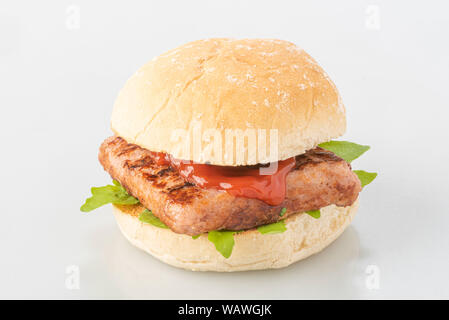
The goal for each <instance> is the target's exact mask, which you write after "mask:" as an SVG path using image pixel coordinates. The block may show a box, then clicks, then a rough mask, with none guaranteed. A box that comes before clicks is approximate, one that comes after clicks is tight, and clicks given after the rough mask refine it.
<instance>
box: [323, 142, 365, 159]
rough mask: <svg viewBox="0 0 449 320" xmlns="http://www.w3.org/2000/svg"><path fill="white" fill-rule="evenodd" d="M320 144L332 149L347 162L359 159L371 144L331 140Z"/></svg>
mask: <svg viewBox="0 0 449 320" xmlns="http://www.w3.org/2000/svg"><path fill="white" fill-rule="evenodd" d="M318 146H319V147H321V148H323V149H326V150H329V151H332V152H333V153H335V154H336V155H337V156H339V157H340V158H343V159H344V160H346V161H347V162H351V161H353V160H355V159H357V158H358V157H360V156H361V155H362V154H364V153H365V152H366V151H368V150H369V148H370V147H369V146H363V145H360V144H357V143H353V142H349V141H329V142H324V143H321V144H319V145H318Z"/></svg>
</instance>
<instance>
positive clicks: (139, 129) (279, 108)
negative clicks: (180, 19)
mask: <svg viewBox="0 0 449 320" xmlns="http://www.w3.org/2000/svg"><path fill="white" fill-rule="evenodd" d="M111 127H112V130H113V131H114V132H115V133H116V134H117V135H118V136H121V137H122V138H124V139H125V140H126V141H128V142H129V143H134V144H137V145H139V146H141V147H143V148H146V149H149V150H151V151H158V152H166V153H169V154H172V155H174V156H175V157H177V158H180V159H184V160H193V161H196V162H199V163H205V162H209V163H211V164H214V165H232V166H236V165H252V164H257V163H267V162H271V161H276V160H283V159H287V158H290V157H292V156H295V155H298V154H302V153H304V152H305V151H306V150H308V149H311V148H313V147H314V146H316V145H317V144H319V143H321V142H325V141H329V140H330V139H333V138H336V137H339V136H340V135H342V134H343V133H344V131H345V128H346V117H345V108H344V106H343V104H342V101H341V98H340V95H339V94H338V92H337V89H336V87H335V85H334V84H333V83H332V81H331V80H330V79H329V77H328V76H327V75H326V73H325V72H324V70H323V69H322V68H321V67H320V66H319V65H318V64H317V63H316V62H315V60H313V59H312V58H311V57H310V56H309V55H308V54H307V53H306V52H305V51H304V50H302V49H300V48H299V47H297V46H296V45H295V44H293V43H290V42H287V41H281V40H269V39H243V40H233V39H207V40H200V41H195V42H191V43H188V44H185V45H183V46H180V47H178V48H176V49H173V50H170V51H168V52H166V53H164V54H162V55H161V56H159V57H157V58H155V59H153V60H152V61H150V62H149V63H147V64H146V65H144V66H143V67H142V68H140V69H139V70H138V71H137V72H136V73H135V74H134V75H133V76H132V77H131V78H130V79H129V80H128V81H127V83H126V84H125V86H124V88H123V89H122V90H121V91H120V93H119V95H118V98H117V100H116V102H115V105H114V110H113V113H112V120H111ZM227 129H228V130H234V132H233V133H236V135H237V136H238V137H241V136H242V135H244V134H245V133H248V132H250V131H251V133H248V134H253V133H254V132H256V134H257V133H258V132H259V131H257V130H262V131H264V132H265V134H266V139H265V137H263V136H260V135H257V139H258V143H259V141H262V140H263V141H264V142H266V150H265V151H266V154H265V153H264V152H262V151H261V150H259V149H260V147H259V144H258V143H257V144H256V143H248V142H245V144H244V146H243V147H242V148H243V150H242V151H243V152H244V156H243V157H238V156H237V153H238V152H239V151H234V147H235V146H234V145H225V137H226V132H225V131H226V130H227ZM195 130H199V131H200V132H201V134H200V135H201V139H204V137H205V136H204V135H203V134H205V132H206V131H207V130H209V132H214V133H215V132H218V134H219V135H220V139H221V141H219V142H216V141H215V142H216V143H220V144H221V146H222V147H223V148H222V152H221V154H218V153H213V154H212V153H211V152H210V150H208V149H207V139H206V140H204V141H203V140H201V144H202V149H201V150H199V151H198V149H195V147H192V146H190V145H189V147H188V148H189V150H188V152H186V150H184V151H181V146H180V141H179V137H178V135H177V134H175V133H176V132H181V136H183V137H184V138H186V137H191V139H194V138H193V137H194V135H195ZM210 130H212V131H210ZM245 130H247V131H245ZM270 130H277V131H276V133H277V139H276V140H275V142H272V141H274V140H271V141H267V139H268V137H270ZM183 132H184V133H183ZM213 139H216V138H215V136H213ZM220 139H218V138H217V141H218V140H220ZM271 143H276V144H277V146H276V149H277V154H275V155H274V154H270V152H269V150H270V148H271ZM205 145H206V146H205ZM191 148H192V149H191ZM230 148H231V149H232V150H231V149H230ZM235 148H237V147H235ZM193 149H194V150H193Z"/></svg>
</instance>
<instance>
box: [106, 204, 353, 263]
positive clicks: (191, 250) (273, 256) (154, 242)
mask: <svg viewBox="0 0 449 320" xmlns="http://www.w3.org/2000/svg"><path fill="white" fill-rule="evenodd" d="M357 207H358V202H357V201H356V202H355V203H354V204H352V205H351V206H348V207H337V206H335V205H331V206H328V207H324V208H321V217H320V218H319V219H315V218H312V217H311V216H309V215H308V214H304V213H298V214H294V215H293V216H290V217H288V218H286V219H285V223H286V227H287V230H286V231H285V232H283V233H279V234H261V233H259V232H258V231H257V230H256V229H253V230H248V231H245V232H242V233H237V234H235V235H234V239H235V245H234V249H233V251H232V254H231V256H230V258H228V259H225V258H224V257H223V256H222V255H221V254H220V253H219V252H218V251H217V250H216V249H215V247H214V245H213V244H212V243H211V242H210V241H209V240H208V239H207V234H203V235H201V236H200V237H199V238H197V239H192V237H191V236H188V235H185V234H177V233H174V232H172V231H170V229H162V228H158V227H155V226H153V225H150V224H145V223H143V222H141V221H140V220H139V219H138V215H137V212H135V211H136V210H134V209H135V208H133V206H115V205H114V206H113V211H114V216H115V218H116V220H117V223H118V226H119V228H120V230H121V231H122V233H123V235H124V236H125V237H126V238H127V239H128V240H129V241H130V242H131V243H132V244H133V245H135V246H136V247H138V248H140V249H142V250H144V251H146V252H147V253H149V254H151V255H153V256H154V257H156V258H158V259H159V260H161V261H163V262H165V263H167V264H170V265H172V266H175V267H179V268H184V269H189V270H193V271H245V270H258V269H270V268H283V267H286V266H288V265H290V264H292V263H294V262H296V261H298V260H301V259H304V258H307V257H308V256H310V255H312V254H314V253H317V252H319V251H321V250H322V249H324V248H325V247H326V246H328V245H329V244H330V243H331V242H332V241H334V240H335V239H336V238H337V237H338V236H339V235H340V234H341V233H342V232H343V231H344V230H345V228H346V227H347V226H348V225H349V224H350V222H351V221H352V219H353V217H354V215H355V213H356V211H357ZM128 208H129V209H128ZM133 210H134V211H133Z"/></svg>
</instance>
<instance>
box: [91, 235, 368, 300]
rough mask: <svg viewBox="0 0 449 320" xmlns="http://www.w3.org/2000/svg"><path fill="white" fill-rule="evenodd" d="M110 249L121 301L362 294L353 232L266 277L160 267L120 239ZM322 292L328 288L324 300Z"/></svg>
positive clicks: (112, 278) (261, 273) (267, 272)
mask: <svg viewBox="0 0 449 320" xmlns="http://www.w3.org/2000/svg"><path fill="white" fill-rule="evenodd" d="M268 236H269V235H268ZM111 245H112V247H113V248H111V249H112V250H113V251H112V252H111V253H110V255H109V256H108V258H109V259H110V260H109V261H108V262H107V263H106V264H107V265H109V266H110V268H108V270H105V273H106V274H107V277H108V279H109V281H111V282H112V283H113V285H114V286H116V288H120V297H122V298H148V297H152V298H158V297H159V298H162V299H169V298H178V299H189V298H190V299H215V298H216V299H226V298H229V297H233V298H236V299H250V298H256V299H259V298H263V297H265V296H266V292H264V290H270V296H271V297H272V298H274V299H282V298H288V297H286V295H285V294H286V292H288V293H289V295H290V296H294V297H296V298H307V297H308V298H313V297H315V298H317V297H322V298H332V297H335V296H336V294H338V296H341V297H355V296H357V292H358V290H359V289H358V285H357V283H355V281H353V279H354V278H355V277H356V276H357V274H363V272H364V271H363V269H362V270H357V269H356V266H355V264H356V260H357V256H358V251H359V239H358V236H357V232H356V231H355V230H354V228H352V227H349V228H348V229H347V230H346V232H345V233H344V234H343V235H342V236H341V237H340V238H339V239H337V241H335V242H334V243H333V244H332V245H331V246H330V247H329V248H328V249H327V250H325V251H323V252H322V253H319V254H317V255H315V256H312V257H310V258H309V259H306V260H303V261H300V262H298V263H295V264H293V265H291V266H289V267H287V268H284V269H276V270H264V271H249V272H234V273H215V272H192V271H185V270H182V269H177V268H174V267H171V266H168V265H166V264H164V263H162V262H159V261H158V260H157V259H155V258H153V257H151V256H150V255H148V254H147V253H145V252H143V251H140V250H139V249H137V248H134V247H133V246H132V245H131V244H129V243H128V241H127V240H126V239H124V238H123V237H121V236H120V237H119V238H117V239H115V241H114V243H113V244H111ZM346 275H353V276H354V278H353V277H347V276H346ZM289 279H290V280H289ZM323 286H326V287H327V288H328V290H327V292H326V293H324V295H323V292H321V289H320V288H322V287H323ZM154 288H157V290H156V291H155V289H154ZM174 288H176V290H173V289H174ZM305 288H307V290H305ZM89 291H90V292H95V290H94V288H91V290H89Z"/></svg>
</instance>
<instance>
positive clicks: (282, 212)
mask: <svg viewBox="0 0 449 320" xmlns="http://www.w3.org/2000/svg"><path fill="white" fill-rule="evenodd" d="M286 212H287V208H282V209H281V212H280V213H279V215H280V216H281V217H282V216H283V215H284V214H285V213H286Z"/></svg>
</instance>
